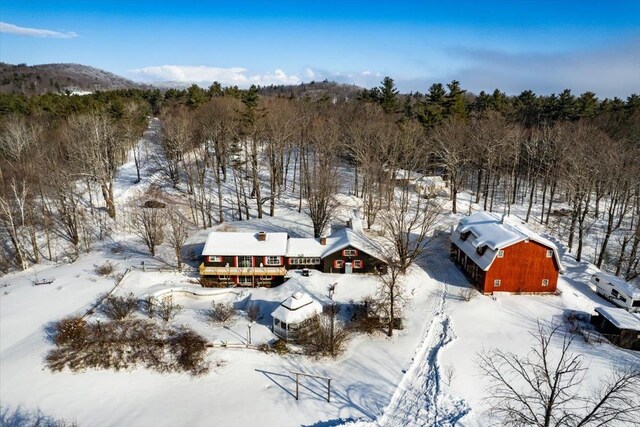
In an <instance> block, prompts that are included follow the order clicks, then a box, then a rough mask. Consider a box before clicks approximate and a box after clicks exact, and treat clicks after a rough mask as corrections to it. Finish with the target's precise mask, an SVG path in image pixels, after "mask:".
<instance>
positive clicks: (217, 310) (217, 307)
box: [208, 301, 236, 323]
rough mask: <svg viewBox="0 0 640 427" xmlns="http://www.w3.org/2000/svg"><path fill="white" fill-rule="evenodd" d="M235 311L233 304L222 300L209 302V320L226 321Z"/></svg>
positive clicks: (215, 321)
mask: <svg viewBox="0 0 640 427" xmlns="http://www.w3.org/2000/svg"><path fill="white" fill-rule="evenodd" d="M235 313H236V310H235V309H234V308H233V304H231V303H222V302H219V303H216V302H215V301H214V302H212V303H211V308H210V309H209V312H208V315H209V320H211V321H212V322H213V323H226V322H227V321H229V319H231V318H232V317H233V315H234V314H235Z"/></svg>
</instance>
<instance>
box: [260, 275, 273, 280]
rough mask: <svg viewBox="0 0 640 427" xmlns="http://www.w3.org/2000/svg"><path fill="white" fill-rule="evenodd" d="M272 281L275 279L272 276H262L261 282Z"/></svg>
mask: <svg viewBox="0 0 640 427" xmlns="http://www.w3.org/2000/svg"><path fill="white" fill-rule="evenodd" d="M271 279H273V277H272V276H260V280H264V281H270V280H271Z"/></svg>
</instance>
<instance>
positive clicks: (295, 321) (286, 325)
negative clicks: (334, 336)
mask: <svg viewBox="0 0 640 427" xmlns="http://www.w3.org/2000/svg"><path fill="white" fill-rule="evenodd" d="M320 313H322V304H320V303H319V302H318V301H315V300H313V299H312V298H311V296H309V294H305V293H303V292H300V291H298V292H296V293H294V294H293V295H291V296H290V297H289V298H287V299H285V300H284V301H282V303H281V304H280V305H279V306H278V308H276V309H275V310H274V311H273V313H271V316H272V317H273V333H274V334H276V335H277V336H278V337H280V338H282V339H283V340H285V341H295V340H296V336H297V334H298V332H299V331H300V330H301V329H303V328H304V327H305V326H306V325H308V323H309V322H310V321H311V319H313V318H314V317H315V316H316V315H318V314H320Z"/></svg>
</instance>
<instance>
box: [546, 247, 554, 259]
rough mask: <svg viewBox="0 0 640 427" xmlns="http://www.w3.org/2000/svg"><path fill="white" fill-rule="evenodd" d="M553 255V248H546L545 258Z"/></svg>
mask: <svg viewBox="0 0 640 427" xmlns="http://www.w3.org/2000/svg"><path fill="white" fill-rule="evenodd" d="M551 257H553V249H549V250H547V258H551Z"/></svg>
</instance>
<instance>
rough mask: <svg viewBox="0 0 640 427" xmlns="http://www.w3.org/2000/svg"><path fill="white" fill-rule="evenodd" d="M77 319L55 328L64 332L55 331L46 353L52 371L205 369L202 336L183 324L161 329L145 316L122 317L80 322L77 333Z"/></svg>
mask: <svg viewBox="0 0 640 427" xmlns="http://www.w3.org/2000/svg"><path fill="white" fill-rule="evenodd" d="M76 323H77V322H76V321H75V320H73V319H64V320H62V321H60V322H58V324H57V326H56V329H60V330H63V331H67V332H65V334H58V335H57V337H59V338H57V339H56V340H55V342H56V348H54V349H53V350H51V351H50V352H49V354H47V356H46V359H45V361H46V364H47V367H48V368H49V369H51V370H52V371H61V370H63V369H65V368H69V369H70V370H72V371H79V370H83V369H87V368H95V369H114V370H116V371H118V370H121V369H128V368H133V367H136V366H143V367H146V368H149V369H154V370H156V371H158V372H186V373H189V374H191V375H200V374H203V373H205V372H207V371H208V369H209V363H208V362H207V361H206V360H205V359H206V350H207V342H206V340H205V339H204V338H202V337H201V336H200V335H198V334H197V333H195V332H193V331H191V330H189V329H187V328H178V329H171V328H162V327H160V326H159V325H157V324H156V323H154V322H150V321H148V320H142V319H127V320H123V321H118V322H115V321H112V322H104V323H103V322H95V323H85V324H84V329H83V332H82V333H81V334H79V333H77V331H78V325H80V326H82V324H78V325H76ZM68 331H73V333H69V332H68ZM78 335H79V336H78Z"/></svg>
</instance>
